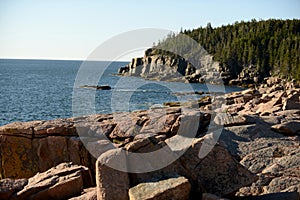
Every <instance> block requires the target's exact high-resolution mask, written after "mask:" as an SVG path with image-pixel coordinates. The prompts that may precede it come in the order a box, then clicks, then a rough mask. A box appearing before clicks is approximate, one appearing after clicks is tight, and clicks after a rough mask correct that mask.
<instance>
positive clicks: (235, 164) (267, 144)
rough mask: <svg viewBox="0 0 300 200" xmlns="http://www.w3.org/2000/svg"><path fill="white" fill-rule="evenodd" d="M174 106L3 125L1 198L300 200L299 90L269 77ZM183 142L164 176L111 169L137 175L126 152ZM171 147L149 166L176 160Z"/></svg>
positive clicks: (158, 172) (162, 171)
mask: <svg viewBox="0 0 300 200" xmlns="http://www.w3.org/2000/svg"><path fill="white" fill-rule="evenodd" d="M166 105H167V104H166ZM172 106H173V107H165V108H155V109H152V110H145V111H135V112H131V113H113V114H97V115H90V116H84V117H74V118H69V119H57V120H52V121H32V122H16V123H11V124H8V125H5V126H2V127H0V142H1V143H0V144H1V146H0V163H1V170H0V175H1V180H0V199H14V200H17V199H71V198H72V199H97V198H98V199H105V200H108V199H109V200H110V199H124V200H125V199H126V200H127V199H131V200H133V199H199V198H201V197H202V199H206V200H208V199H221V197H222V198H223V199H224V198H227V199H258V200H259V199H292V200H293V199H299V193H300V168H299V166H300V148H299V147H300V87H299V85H298V84H297V83H293V82H286V81H284V80H281V79H279V78H269V79H267V80H266V81H265V83H263V84H261V85H260V86H259V87H256V88H252V89H247V90H244V91H241V92H233V93H229V94H225V95H223V96H222V95H221V94H211V96H209V97H204V98H202V99H200V100H199V101H197V102H193V103H191V104H185V105H182V104H177V105H172ZM188 127H196V128H192V129H188ZM189 130H194V131H195V133H194V134H195V135H192V136H193V137H191V135H185V134H190V133H188V132H190V131H189ZM218 130H221V132H220V133H221V134H220V135H218V137H216V134H215V133H217V132H218ZM182 136H185V137H190V138H192V139H193V138H194V139H193V140H192V143H191V144H190V145H189V146H188V147H187V148H185V146H184V145H183V146H182V145H180V144H181V143H180V141H181V140H178V141H179V142H178V141H177V143H178V144H179V146H177V147H176V152H177V153H178V152H182V155H181V156H179V158H178V159H176V160H175V161H174V162H172V163H170V164H169V165H167V166H164V167H163V168H160V169H157V170H155V171H152V172H147V173H127V172H122V171H119V170H116V169H114V168H111V167H108V166H107V165H109V164H110V163H111V162H114V158H115V157H116V156H117V157H118V156H121V157H122V158H123V160H122V162H120V163H125V164H126V166H127V167H128V169H131V168H134V167H135V166H136V165H134V163H132V162H130V160H128V159H126V158H127V157H126V155H127V154H129V153H128V152H134V153H146V152H154V151H156V150H158V149H162V148H164V147H168V146H169V145H170V144H172V142H173V141H174V140H175V139H176V138H178V137H179V138H180V137H182ZM177 143H176V144H177ZM205 148H208V149H209V151H207V154H206V155H205V156H203V157H201V156H200V152H201V149H205ZM166 149H167V150H166V151H164V152H163V153H162V154H161V156H160V157H157V158H156V159H155V162H154V163H152V162H150V161H147V160H146V161H145V163H146V164H149V165H150V166H152V165H155V164H157V163H163V162H164V160H166V158H168V157H170V156H171V157H172V156H176V155H177V154H174V155H173V153H174V151H170V149H168V148H166ZM124 152H125V154H124ZM126 152H127V153H126ZM123 154H124V156H123ZM70 162H72V163H70ZM147 162H149V163H147ZM104 163H105V164H104ZM135 164H136V163H135Z"/></svg>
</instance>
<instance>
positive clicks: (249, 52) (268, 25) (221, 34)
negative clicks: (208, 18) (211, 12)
mask: <svg viewBox="0 0 300 200" xmlns="http://www.w3.org/2000/svg"><path fill="white" fill-rule="evenodd" d="M180 33H181V34H185V35H187V36H189V37H191V38H193V39H194V40H195V41H197V42H198V43H199V44H200V45H202V47H203V48H204V49H205V50H206V51H207V52H208V53H209V54H211V55H213V56H214V60H215V61H218V62H219V63H220V66H221V67H222V68H223V69H224V70H225V71H226V70H227V71H230V72H232V73H233V74H235V75H236V76H237V75H238V74H239V73H240V72H241V71H242V69H243V68H245V67H249V66H255V67H256V68H257V71H258V72H259V73H260V75H261V76H262V77H266V76H270V75H272V76H274V75H279V76H282V77H284V78H287V79H296V80H300V54H299V52H300V20H299V19H293V20H277V19H269V20H261V21H257V20H255V19H253V20H251V21H249V22H244V21H241V22H236V23H234V24H231V25H223V26H221V27H216V28H213V27H212V26H211V24H210V23H208V24H207V26H206V27H199V28H197V29H193V30H181V31H180ZM176 37H177V35H175V34H170V35H168V36H167V38H165V39H164V40H163V41H161V42H159V43H158V44H157V45H155V46H156V47H159V46H160V45H161V44H164V45H169V46H170V45H172V42H176V39H175V40H174V38H176ZM183 46H184V45H183ZM154 48H155V47H154ZM154 53H155V54H166V52H165V51H163V50H159V49H157V51H155V52H154Z"/></svg>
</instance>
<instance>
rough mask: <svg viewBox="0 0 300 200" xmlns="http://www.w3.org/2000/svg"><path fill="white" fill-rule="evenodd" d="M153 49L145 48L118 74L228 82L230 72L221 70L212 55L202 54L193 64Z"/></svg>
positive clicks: (202, 81)
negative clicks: (160, 53)
mask: <svg viewBox="0 0 300 200" xmlns="http://www.w3.org/2000/svg"><path fill="white" fill-rule="evenodd" d="M154 51H155V49H152V48H150V49H147V50H146V51H145V55H144V57H142V58H133V59H132V61H131V62H130V63H129V64H128V65H126V66H124V67H121V68H120V69H119V71H118V73H119V74H122V75H127V76H139V77H142V78H146V79H150V80H158V81H183V82H185V81H187V82H191V83H199V82H200V83H204V82H206V83H216V84H218V83H220V82H219V81H220V78H223V79H224V80H225V81H226V82H228V80H229V78H230V72H228V71H222V70H221V68H220V66H219V64H218V62H214V61H213V58H212V56H210V55H208V54H203V55H202V56H201V57H200V58H199V60H197V61H196V62H197V63H194V65H193V64H192V63H191V62H189V61H188V60H186V59H185V58H183V57H178V56H177V57H176V56H171V55H158V54H155V53H153V52H154Z"/></svg>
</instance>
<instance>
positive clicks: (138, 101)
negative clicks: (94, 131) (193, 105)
mask: <svg viewBox="0 0 300 200" xmlns="http://www.w3.org/2000/svg"><path fill="white" fill-rule="evenodd" d="M126 64H128V62H108V61H63V60H21V59H20V60H19V59H0V105H1V106H0V126H1V125H4V124H8V123H11V122H16V121H31V120H50V119H56V118H68V117H72V116H78V115H86V114H94V113H111V112H119V111H134V110H143V109H148V108H150V107H153V106H155V107H156V106H161V105H162V104H163V103H164V102H169V101H186V100H195V99H198V98H199V97H200V96H201V95H196V94H191V93H190V92H193V91H203V92H206V91H216V92H218V91H222V90H223V89H224V88H223V87H222V86H212V85H209V86H207V85H205V84H187V83H178V82H155V81H145V80H143V79H141V78H137V77H123V76H122V77H121V76H116V75H115V74H116V73H117V71H118V69H119V68H120V67H122V66H125V65H126ZM85 66H88V67H87V70H86V71H88V70H90V71H89V72H88V73H87V74H90V75H91V74H92V75H93V71H95V73H94V74H95V77H96V78H99V80H98V79H97V80H98V84H99V85H109V86H111V87H112V89H111V90H95V89H90V88H81V87H80V85H78V84H81V83H82V84H83V83H89V81H86V80H85V81H83V80H79V81H78V79H80V78H81V79H82V77H84V73H82V71H84V69H85V68H84V67H85ZM79 69H81V71H80V70H79ZM82 69H83V70H82ZM91 71H92V73H91ZM78 72H80V73H78ZM100 74H101V76H100ZM95 77H94V78H95ZM92 78H93V77H92ZM87 80H90V79H89V78H87ZM76 81H77V82H76ZM238 90H242V88H239V87H233V86H226V87H225V92H232V91H238ZM91 94H92V95H91ZM180 94H182V95H180ZM89 95H90V96H91V97H92V100H91V99H88V98H85V97H86V96H89ZM78 96H82V97H83V99H82V100H83V101H77V100H78ZM74 99H75V101H74ZM89 100H91V102H89ZM74 102H76V103H75V104H73V107H72V103H74ZM91 104H92V105H91ZM74 105H75V106H74ZM74 107H75V109H74ZM91 108H92V109H91Z"/></svg>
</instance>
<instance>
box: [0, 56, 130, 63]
mask: <svg viewBox="0 0 300 200" xmlns="http://www.w3.org/2000/svg"><path fill="white" fill-rule="evenodd" d="M0 60H49V61H81V62H84V61H89V62H90V61H94V62H99V61H101V62H130V60H83V59H70V58H63V59H60V58H1V57H0Z"/></svg>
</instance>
